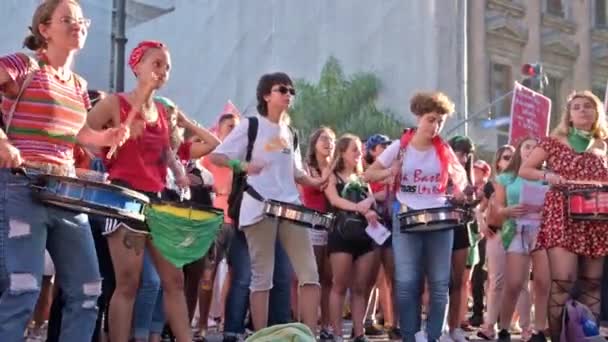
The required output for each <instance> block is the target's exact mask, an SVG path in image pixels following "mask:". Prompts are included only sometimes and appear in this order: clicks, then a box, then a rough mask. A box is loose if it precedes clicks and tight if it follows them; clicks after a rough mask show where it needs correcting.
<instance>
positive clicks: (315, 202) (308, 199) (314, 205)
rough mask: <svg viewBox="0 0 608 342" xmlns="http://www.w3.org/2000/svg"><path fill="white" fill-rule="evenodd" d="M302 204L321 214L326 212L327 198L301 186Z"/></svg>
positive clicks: (320, 193)
mask: <svg viewBox="0 0 608 342" xmlns="http://www.w3.org/2000/svg"><path fill="white" fill-rule="evenodd" d="M301 188H302V202H303V203H304V206H305V207H306V208H310V209H314V210H317V211H320V212H322V213H324V212H327V198H325V193H323V191H320V190H319V189H317V188H314V187H312V186H306V185H302V187H301Z"/></svg>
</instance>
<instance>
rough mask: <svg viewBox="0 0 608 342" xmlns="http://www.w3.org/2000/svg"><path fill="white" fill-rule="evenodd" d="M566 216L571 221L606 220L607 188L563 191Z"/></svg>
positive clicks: (607, 209)
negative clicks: (566, 200)
mask: <svg viewBox="0 0 608 342" xmlns="http://www.w3.org/2000/svg"><path fill="white" fill-rule="evenodd" d="M564 192H565V193H566V196H567V198H568V215H569V217H570V218H571V219H573V220H586V221H606V220H608V187H593V188H583V189H570V190H565V191H564Z"/></svg>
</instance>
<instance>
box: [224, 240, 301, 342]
mask: <svg viewBox="0 0 608 342" xmlns="http://www.w3.org/2000/svg"><path fill="white" fill-rule="evenodd" d="M228 264H229V265H230V267H231V277H232V279H231V283H230V290H229V291H228V296H227V298H226V308H225V310H224V312H225V323H224V333H226V334H227V335H236V334H243V333H244V332H245V324H244V321H245V316H246V315H247V309H248V308H249V283H250V282H251V261H250V259H249V249H248V247H247V239H246V238H245V233H243V232H242V231H240V230H238V231H237V232H236V233H235V234H234V237H233V239H232V243H231V244H230V249H229V250H228ZM292 275H293V271H292V269H291V264H290V263H289V257H288V256H287V253H285V250H283V248H282V247H281V244H280V243H279V242H278V241H277V248H276V255H275V264H274V275H273V288H272V289H271V290H270V303H269V311H268V325H274V324H282V323H287V322H289V321H290V319H291V279H292Z"/></svg>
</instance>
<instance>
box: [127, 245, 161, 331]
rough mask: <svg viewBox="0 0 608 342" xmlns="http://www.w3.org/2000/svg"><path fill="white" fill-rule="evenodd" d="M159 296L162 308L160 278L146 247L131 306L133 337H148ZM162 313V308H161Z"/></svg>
mask: <svg viewBox="0 0 608 342" xmlns="http://www.w3.org/2000/svg"><path fill="white" fill-rule="evenodd" d="M159 298H160V300H161V309H162V297H161V296H160V278H159V276H158V272H156V267H154V263H152V257H151V256H150V252H148V249H147V248H146V250H145V251H144V261H143V266H142V271H141V280H140V283H139V289H137V296H136V297H135V305H134V307H133V337H135V338H137V339H146V340H147V339H148V337H149V336H150V327H151V323H152V316H153V315H154V309H155V308H156V301H157V300H158V299H159ZM161 313H162V310H161Z"/></svg>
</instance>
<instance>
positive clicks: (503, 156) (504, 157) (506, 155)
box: [501, 154, 513, 161]
mask: <svg viewBox="0 0 608 342" xmlns="http://www.w3.org/2000/svg"><path fill="white" fill-rule="evenodd" d="M512 157H513V156H512V155H510V154H503V155H502V157H501V159H502V160H504V161H510V160H511V158H512Z"/></svg>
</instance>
